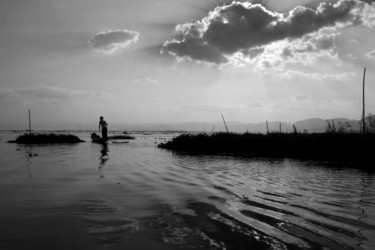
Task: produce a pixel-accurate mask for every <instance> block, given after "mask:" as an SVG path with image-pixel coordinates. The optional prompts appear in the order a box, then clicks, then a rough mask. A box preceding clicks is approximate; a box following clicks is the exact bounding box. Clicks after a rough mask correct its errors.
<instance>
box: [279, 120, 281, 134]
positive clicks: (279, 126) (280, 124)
mask: <svg viewBox="0 0 375 250" xmlns="http://www.w3.org/2000/svg"><path fill="white" fill-rule="evenodd" d="M279 133H281V122H280V123H279Z"/></svg>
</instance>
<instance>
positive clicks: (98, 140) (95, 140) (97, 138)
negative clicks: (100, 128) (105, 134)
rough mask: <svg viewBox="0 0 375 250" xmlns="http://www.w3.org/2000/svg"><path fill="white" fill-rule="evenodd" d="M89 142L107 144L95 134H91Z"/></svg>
mask: <svg viewBox="0 0 375 250" xmlns="http://www.w3.org/2000/svg"><path fill="white" fill-rule="evenodd" d="M91 141H92V142H95V143H100V144H104V143H107V141H104V140H103V138H101V137H100V136H99V135H97V134H96V133H95V132H94V133H92V134H91Z"/></svg>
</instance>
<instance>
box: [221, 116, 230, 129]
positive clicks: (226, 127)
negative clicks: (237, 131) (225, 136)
mask: <svg viewBox="0 0 375 250" xmlns="http://www.w3.org/2000/svg"><path fill="white" fill-rule="evenodd" d="M221 117H222V118H223V122H224V126H225V129H226V130H227V133H229V131H228V127H227V124H226V122H225V119H224V116H223V114H221Z"/></svg>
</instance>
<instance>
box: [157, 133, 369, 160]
mask: <svg viewBox="0 0 375 250" xmlns="http://www.w3.org/2000/svg"><path fill="white" fill-rule="evenodd" d="M373 145H375V134H365V135H363V134H360V133H312V134H308V133H269V134H260V133H259V134H253V133H244V134H237V133H212V134H207V133H201V134H182V135H180V136H177V137H175V138H173V139H172V140H171V141H168V142H166V143H161V144H159V145H158V146H159V148H163V149H170V150H175V151H185V152H193V153H210V154H212V153H213V154H230V155H241V156H251V157H275V158H300V159H318V160H324V159H334V160H350V161H352V160H353V161H362V160H366V159H370V158H371V157H372V154H373V153H372V152H371V150H372V148H373Z"/></svg>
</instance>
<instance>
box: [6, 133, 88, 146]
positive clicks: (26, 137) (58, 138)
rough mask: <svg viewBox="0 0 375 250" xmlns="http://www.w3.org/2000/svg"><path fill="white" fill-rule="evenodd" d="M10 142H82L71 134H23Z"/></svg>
mask: <svg viewBox="0 0 375 250" xmlns="http://www.w3.org/2000/svg"><path fill="white" fill-rule="evenodd" d="M9 142H10V143H20V144H47V143H79V142H84V141H83V140H81V139H80V138H78V137H77V136H75V135H71V134H53V133H50V134H23V135H21V136H18V137H17V139H16V140H14V141H9Z"/></svg>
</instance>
